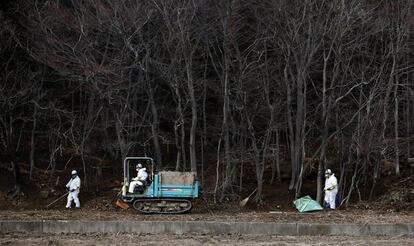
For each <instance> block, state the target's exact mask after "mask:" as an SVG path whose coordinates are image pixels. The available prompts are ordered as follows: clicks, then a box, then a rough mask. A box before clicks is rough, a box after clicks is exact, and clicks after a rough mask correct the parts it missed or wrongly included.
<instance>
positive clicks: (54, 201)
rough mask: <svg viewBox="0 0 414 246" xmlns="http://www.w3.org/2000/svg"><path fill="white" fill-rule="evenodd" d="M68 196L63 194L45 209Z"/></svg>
mask: <svg viewBox="0 0 414 246" xmlns="http://www.w3.org/2000/svg"><path fill="white" fill-rule="evenodd" d="M68 194H69V192H66V193H65V194H63V195H62V196H61V197H59V198H58V199H56V200H54V201H53V202H52V203H50V204H49V205H47V206H46V208H49V207H50V206H51V205H53V204H55V203H56V202H58V201H59V200H60V199H62V198H64V197H65V196H67V195H68Z"/></svg>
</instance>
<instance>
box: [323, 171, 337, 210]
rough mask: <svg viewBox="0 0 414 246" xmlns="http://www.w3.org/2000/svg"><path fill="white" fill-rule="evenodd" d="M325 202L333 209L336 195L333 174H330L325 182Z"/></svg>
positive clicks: (335, 183)
mask: <svg viewBox="0 0 414 246" xmlns="http://www.w3.org/2000/svg"><path fill="white" fill-rule="evenodd" d="M324 191H325V202H326V203H327V204H329V207H330V208H331V209H335V208H336V206H335V198H336V194H338V181H337V179H336V177H335V174H331V175H330V176H329V178H327V179H326V181H325V188H324Z"/></svg>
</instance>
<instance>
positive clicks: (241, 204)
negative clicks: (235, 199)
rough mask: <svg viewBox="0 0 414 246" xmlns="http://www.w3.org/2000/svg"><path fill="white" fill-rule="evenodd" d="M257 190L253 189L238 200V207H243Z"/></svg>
mask: <svg viewBox="0 0 414 246" xmlns="http://www.w3.org/2000/svg"><path fill="white" fill-rule="evenodd" d="M256 191H257V188H256V189H254V191H253V192H252V193H251V194H250V195H249V196H248V197H246V198H244V199H243V200H241V202H240V207H244V206H246V203H247V202H248V201H249V199H250V197H251V196H252V195H253V194H254V193H255V192H256Z"/></svg>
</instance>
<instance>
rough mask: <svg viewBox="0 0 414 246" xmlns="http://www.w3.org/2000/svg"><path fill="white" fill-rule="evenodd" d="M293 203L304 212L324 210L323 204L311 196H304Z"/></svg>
mask: <svg viewBox="0 0 414 246" xmlns="http://www.w3.org/2000/svg"><path fill="white" fill-rule="evenodd" d="M293 204H294V205H295V207H296V209H297V210H298V211H299V212H301V213H303V212H309V211H318V210H323V208H322V207H321V205H319V203H318V202H317V201H315V200H313V199H312V198H310V196H304V197H301V198H299V199H296V200H295V201H293Z"/></svg>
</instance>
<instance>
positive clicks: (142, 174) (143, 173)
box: [128, 167, 148, 193]
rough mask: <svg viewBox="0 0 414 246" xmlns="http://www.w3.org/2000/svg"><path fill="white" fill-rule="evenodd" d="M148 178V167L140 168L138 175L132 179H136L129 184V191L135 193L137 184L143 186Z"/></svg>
mask: <svg viewBox="0 0 414 246" xmlns="http://www.w3.org/2000/svg"><path fill="white" fill-rule="evenodd" d="M147 178H148V174H147V169H146V168H145V167H144V168H140V169H139V170H138V175H137V177H135V178H133V179H132V180H134V181H132V182H131V183H130V184H129V189H128V192H129V193H134V188H135V186H136V185H141V186H142V185H144V183H145V181H146V180H147Z"/></svg>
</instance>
